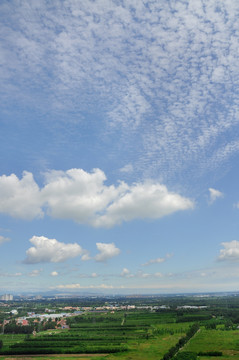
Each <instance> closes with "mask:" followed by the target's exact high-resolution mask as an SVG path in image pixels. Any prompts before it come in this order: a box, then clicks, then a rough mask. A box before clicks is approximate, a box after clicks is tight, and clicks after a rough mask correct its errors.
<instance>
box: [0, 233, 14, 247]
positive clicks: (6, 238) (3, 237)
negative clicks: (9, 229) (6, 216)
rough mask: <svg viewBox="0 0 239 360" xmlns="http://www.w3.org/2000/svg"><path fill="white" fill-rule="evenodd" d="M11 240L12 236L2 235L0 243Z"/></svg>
mask: <svg viewBox="0 0 239 360" xmlns="http://www.w3.org/2000/svg"><path fill="white" fill-rule="evenodd" d="M10 240H11V239H10V238H8V237H5V236H2V235H0V245H1V244H3V243H5V242H8V241H10Z"/></svg>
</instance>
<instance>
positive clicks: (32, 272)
mask: <svg viewBox="0 0 239 360" xmlns="http://www.w3.org/2000/svg"><path fill="white" fill-rule="evenodd" d="M41 272H42V269H40V270H37V269H36V270H32V271H31V272H30V273H29V276H33V277H34V276H39V275H40V273H41Z"/></svg>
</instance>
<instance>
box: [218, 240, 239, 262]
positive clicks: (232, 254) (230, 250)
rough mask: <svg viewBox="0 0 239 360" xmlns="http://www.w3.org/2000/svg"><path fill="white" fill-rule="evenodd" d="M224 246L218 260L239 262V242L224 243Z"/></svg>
mask: <svg viewBox="0 0 239 360" xmlns="http://www.w3.org/2000/svg"><path fill="white" fill-rule="evenodd" d="M222 246H223V247H224V249H221V250H220V255H219V257H218V260H221V261H224V260H227V261H239V241H237V240H232V241H229V242H222Z"/></svg>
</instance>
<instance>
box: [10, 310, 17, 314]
mask: <svg viewBox="0 0 239 360" xmlns="http://www.w3.org/2000/svg"><path fill="white" fill-rule="evenodd" d="M10 313H11V314H12V315H17V314H18V311H17V310H15V309H14V310H11V311H10Z"/></svg>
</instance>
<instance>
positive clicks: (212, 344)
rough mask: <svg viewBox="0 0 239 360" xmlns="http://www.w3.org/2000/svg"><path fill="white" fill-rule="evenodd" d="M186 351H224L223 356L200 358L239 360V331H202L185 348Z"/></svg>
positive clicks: (205, 359)
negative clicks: (230, 359) (231, 359)
mask: <svg viewBox="0 0 239 360" xmlns="http://www.w3.org/2000/svg"><path fill="white" fill-rule="evenodd" d="M184 350H185V351H193V352H196V353H198V352H200V351H202V352H208V351H222V353H223V356H221V357H220V358H218V357H212V356H210V357H205V356H202V357H199V358H200V359H203V360H207V359H210V360H213V359H217V360H218V359H221V360H223V359H228V358H233V359H234V360H239V330H228V331H223V330H205V329H201V330H200V332H198V333H197V334H196V335H195V336H194V337H193V338H192V339H191V340H190V341H189V342H188V343H187V344H186V345H185V347H184Z"/></svg>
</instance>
